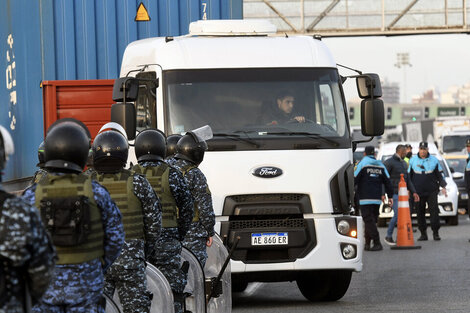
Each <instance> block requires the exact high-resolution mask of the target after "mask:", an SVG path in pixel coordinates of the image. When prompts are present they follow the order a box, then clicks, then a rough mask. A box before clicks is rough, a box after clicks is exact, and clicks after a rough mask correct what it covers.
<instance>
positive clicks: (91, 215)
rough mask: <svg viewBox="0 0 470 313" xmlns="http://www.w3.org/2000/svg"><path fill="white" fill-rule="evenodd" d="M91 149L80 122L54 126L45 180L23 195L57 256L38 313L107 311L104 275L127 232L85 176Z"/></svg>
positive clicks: (104, 194) (102, 194)
mask: <svg viewBox="0 0 470 313" xmlns="http://www.w3.org/2000/svg"><path fill="white" fill-rule="evenodd" d="M89 145H90V141H89V137H88V136H87V133H86V130H85V129H84V128H83V126H82V125H80V123H78V122H75V121H74V120H73V119H67V120H58V121H56V122H55V123H54V124H53V125H51V127H50V128H49V130H48V132H47V135H46V138H45V141H44V148H45V150H44V158H45V164H44V167H45V168H46V169H47V170H48V175H47V178H46V179H44V180H43V181H41V182H39V183H37V184H33V185H32V186H31V187H29V188H28V189H27V190H26V191H25V194H24V198H25V199H27V200H28V201H29V202H30V203H31V204H36V206H37V207H38V208H39V210H40V212H41V218H42V220H43V222H44V225H45V226H46V228H47V230H48V232H49V233H50V235H51V236H52V241H53V243H54V245H55V246H56V249H57V253H58V256H59V260H58V261H57V265H56V267H55V271H54V279H53V280H52V282H51V284H50V285H49V288H48V289H47V291H46V292H45V294H44V295H43V297H42V298H41V300H40V302H39V304H37V305H36V306H35V307H34V308H33V311H34V312H103V311H104V309H103V301H102V299H103V298H102V290H103V286H104V275H103V273H104V272H105V271H106V270H107V269H108V267H109V266H110V265H111V264H112V263H113V262H114V260H115V259H116V258H117V256H118V255H119V253H120V251H121V248H122V245H123V241H124V230H123V227H122V222H121V214H120V212H119V210H118V208H117V207H116V205H115V204H114V202H113V201H112V200H111V197H110V196H109V193H108V192H107V191H106V189H105V188H103V187H102V186H101V185H99V184H98V183H97V182H96V181H94V180H92V179H91V178H90V177H88V176H86V175H84V174H82V171H83V167H84V166H85V162H86V159H87V155H88V149H89V147H90V146H89Z"/></svg>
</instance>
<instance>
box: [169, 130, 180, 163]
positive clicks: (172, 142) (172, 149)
mask: <svg viewBox="0 0 470 313" xmlns="http://www.w3.org/2000/svg"><path fill="white" fill-rule="evenodd" d="M181 137H183V136H182V135H180V134H173V135H170V136H168V137H166V157H167V158H168V157H172V156H174V155H175V154H176V144H177V143H178V141H179V140H180V139H181Z"/></svg>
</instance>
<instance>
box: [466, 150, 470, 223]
mask: <svg viewBox="0 0 470 313" xmlns="http://www.w3.org/2000/svg"><path fill="white" fill-rule="evenodd" d="M465 185H466V187H467V194H469V195H470V153H469V154H468V159H467V166H466V167H465ZM467 213H468V214H469V216H470V197H469V198H468V200H467Z"/></svg>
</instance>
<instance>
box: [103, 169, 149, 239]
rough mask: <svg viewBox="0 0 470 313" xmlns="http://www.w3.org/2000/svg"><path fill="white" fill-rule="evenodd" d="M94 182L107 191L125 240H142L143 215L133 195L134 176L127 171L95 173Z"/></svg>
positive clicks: (139, 204) (138, 201)
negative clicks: (119, 218)
mask: <svg viewBox="0 0 470 313" xmlns="http://www.w3.org/2000/svg"><path fill="white" fill-rule="evenodd" d="M96 180H97V181H98V182H99V183H100V184H101V185H103V186H104V187H106V189H108V191H109V194H110V195H111V198H112V199H113V200H114V202H115V203H116V205H117V207H118V208H119V211H121V215H122V224H123V225H124V232H125V233H126V235H125V240H126V241H128V240H132V239H144V214H143V210H142V204H141V202H140V200H139V198H137V197H136V195H135V194H134V175H133V173H132V172H131V171H129V170H125V169H123V170H121V171H120V172H119V173H115V174H103V173H97V174H96Z"/></svg>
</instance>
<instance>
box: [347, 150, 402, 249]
mask: <svg viewBox="0 0 470 313" xmlns="http://www.w3.org/2000/svg"><path fill="white" fill-rule="evenodd" d="M354 184H355V185H356V186H357V197H358V200H359V206H360V209H361V215H362V218H363V220H364V224H365V240H366V249H367V248H368V247H369V245H370V241H371V240H373V241H374V246H376V245H377V247H380V246H381V244H380V237H379V232H378V230H377V225H376V223H377V219H378V216H379V207H380V204H381V203H382V195H383V193H382V188H383V186H385V191H386V193H387V195H388V197H389V198H392V196H393V187H392V185H391V183H390V175H389V173H388V171H387V169H386V168H385V165H384V164H383V163H382V162H381V161H380V160H376V159H375V157H373V156H371V155H367V156H364V158H362V160H361V162H359V164H358V165H357V168H356V170H355V171H354Z"/></svg>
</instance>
